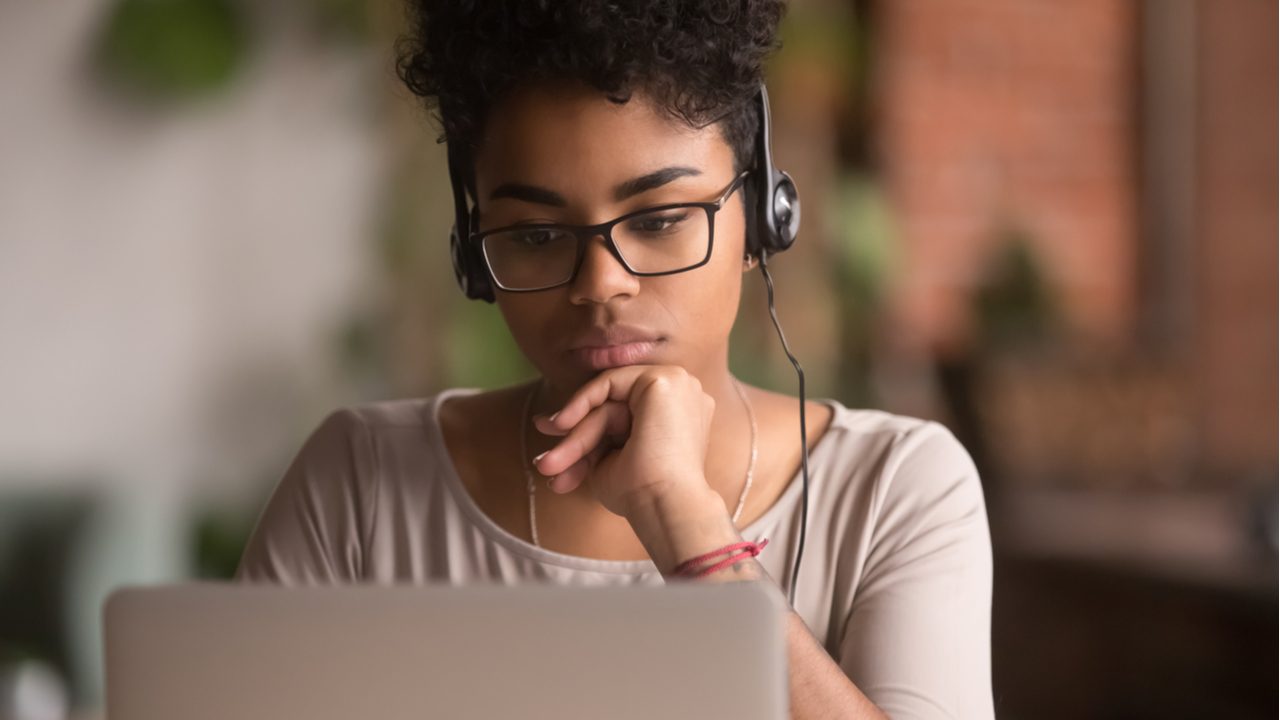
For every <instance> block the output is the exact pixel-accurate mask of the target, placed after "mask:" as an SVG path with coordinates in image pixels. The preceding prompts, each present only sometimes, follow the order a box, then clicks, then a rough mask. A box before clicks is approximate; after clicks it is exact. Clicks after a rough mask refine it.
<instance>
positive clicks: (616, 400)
mask: <svg viewBox="0 0 1280 720" xmlns="http://www.w3.org/2000/svg"><path fill="white" fill-rule="evenodd" d="M715 406H716V403H715V400H714V399H712V397H711V396H710V395H708V394H707V393H705V392H703V391H702V384H701V383H700V382H698V379H697V378H695V377H694V376H692V375H690V374H689V373H688V372H686V371H685V370H684V369H683V368H680V367H675V366H666V365H630V366H627V367H621V368H615V369H612V370H606V371H605V372H603V373H601V374H600V375H598V376H597V377H595V378H593V379H592V380H591V381H590V382H588V383H587V384H585V385H583V386H582V387H581V388H579V389H578V391H577V392H575V393H574V394H573V396H572V397H571V398H570V399H569V401H568V402H567V403H565V405H564V407H563V408H561V409H560V411H559V412H558V413H556V414H554V415H551V416H549V417H543V416H540V417H538V418H536V419H535V421H534V422H535V426H536V427H537V429H538V431H539V432H542V433H543V434H546V435H555V436H562V437H563V439H562V440H561V441H560V442H559V443H557V444H556V446H555V447H554V448H552V449H551V450H550V451H548V452H547V453H545V454H543V455H541V456H539V457H538V459H537V460H536V462H535V466H536V467H537V469H538V472H540V473H542V474H544V475H549V476H553V477H552V480H551V489H552V490H554V491H556V492H559V493H566V492H570V491H572V490H573V489H574V488H576V487H578V486H579V485H580V484H582V482H583V481H586V482H589V483H590V485H591V488H592V490H593V492H594V493H595V496H596V499H598V500H599V501H600V503H601V504H602V505H604V506H605V508H607V509H608V510H610V511H611V512H614V513H616V514H618V515H621V516H623V517H626V518H628V519H631V517H632V516H633V515H634V514H635V513H636V512H637V510H639V509H642V508H644V507H646V506H651V505H653V504H654V503H655V502H657V501H659V500H660V499H662V498H664V497H667V496H673V495H678V496H683V497H693V498H706V499H709V498H710V496H712V495H715V493H714V492H712V491H711V489H710V488H709V487H708V486H707V482H706V476H705V474H704V463H705V462H706V456H707V443H708V439H709V433H710V430H711V419H712V416H713V415H714V414H715ZM715 497H716V501H717V502H720V501H719V496H715ZM720 504H721V509H723V503H722V502H721V503H720Z"/></svg>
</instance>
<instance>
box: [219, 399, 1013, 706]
mask: <svg viewBox="0 0 1280 720" xmlns="http://www.w3.org/2000/svg"><path fill="white" fill-rule="evenodd" d="M465 392H474V391H468V390H451V391H448V392H445V393H442V394H440V395H438V396H436V397H434V398H428V399H425V400H402V401H394V402H384V403H377V404H372V405H367V406H363V407H358V408H354V409H348V410H341V411H339V412H336V413H334V414H333V415H331V416H330V417H329V418H328V419H327V420H326V421H325V422H324V423H323V424H322V425H321V426H320V428H319V429H317V430H316V432H315V433H314V434H313V435H312V436H311V438H310V439H309V440H308V441H307V443H306V444H305V445H304V446H303V448H302V451H301V452H300V453H299V454H298V457H297V459H295V460H294V462H293V464H292V465H291V466H290V468H289V470H288V471H287V472H286V473H285V476H284V479H283V480H282V481H281V482H280V485H279V487H278V488H277V489H276V491H275V495H274V496H273V497H272V498H271V501H270V503H269V504H268V505H267V508H266V510H265V511H264V513H263V515H262V518H261V519H260V520H259V522H258V527H257V529H256V530H255V531H254V534H253V538H252V540H251V541H250V543H249V546H248V548H247V549H246V550H245V554H244V557H243V558H242V560H241V563H240V570H239V578H240V579H242V580H245V581H250V582H278V583H283V584H286V585H307V584H322V583H352V582H373V583H425V582H448V583H450V584H459V585H460V584H465V583H474V582H495V581H496V582H501V583H511V584H514V583H523V582H538V581H544V582H554V583H560V584H577V585H626V584H648V585H656V584H661V583H662V582H663V581H662V577H661V576H660V575H659V574H658V572H657V570H656V569H655V568H654V566H653V564H652V563H651V562H649V561H647V560H645V561H632V562H621V561H608V560H592V559H588V558H580V557H573V556H569V555H562V554H559V553H555V552H550V551H548V550H544V549H542V548H538V547H535V546H533V545H531V544H529V543H528V542H525V541H524V540H522V539H520V538H518V537H516V536H514V535H511V534H510V533H508V532H506V531H505V530H503V529H502V528H501V527H499V526H498V525H497V524H496V523H494V522H493V521H492V520H490V519H489V518H488V517H487V516H485V515H484V513H482V512H481V511H480V508H479V507H478V506H477V505H476V504H475V502H474V501H473V500H472V499H471V496H470V495H468V494H467V492H466V490H465V489H464V488H463V486H462V482H461V481H460V480H459V478H458V475H457V472H456V471H455V469H454V467H453V464H452V462H451V460H450V458H449V454H448V451H447V450H446V449H445V444H444V437H443V435H442V434H441V431H440V426H439V423H438V419H437V418H438V411H439V407H440V404H441V402H443V401H444V400H446V399H447V398H449V397H451V396H453V395H456V394H459V393H465ZM827 404H828V405H830V406H831V407H832V408H833V410H834V416H833V418H832V421H831V425H830V427H829V429H828V430H827V432H826V434H825V435H824V436H823V437H822V439H821V440H820V441H819V442H818V444H817V446H816V447H814V448H813V449H812V450H811V452H810V457H809V467H810V488H809V524H808V529H807V537H806V540H805V546H804V557H803V559H802V561H801V567H800V577H799V581H798V583H797V586H796V594H795V595H796V600H795V610H796V612H798V613H799V614H800V617H802V618H803V619H804V621H805V623H806V624H808V626H809V628H810V629H811V630H812V631H813V633H814V635H815V636H816V637H817V638H818V640H819V641H820V642H821V643H822V644H823V645H824V646H825V647H826V649H827V652H829V653H830V654H831V656H832V658H834V659H835V661H836V662H837V663H839V665H840V667H841V668H842V669H843V670H844V672H845V673H846V674H847V675H848V676H849V678H850V679H852V680H853V682H854V683H855V684H856V685H857V686H858V688H859V689H861V690H862V692H863V693H865V694H866V695H867V696H868V697H869V698H870V699H871V700H872V701H874V702H875V703H876V704H877V705H879V706H880V707H881V708H882V709H883V710H884V711H885V712H887V713H888V714H889V715H890V717H893V718H894V720H910V719H912V718H992V717H994V710H993V707H992V700H991V672H990V668H991V662H990V626H991V624H990V620H991V543H990V538H989V536H988V531H987V517H986V510H985V506H984V503H983V498H982V488H981V486H980V485H979V483H978V475H977V472H976V471H975V469H974V467H973V463H972V462H971V461H970V459H969V456H968V454H967V453H966V452H965V451H964V449H963V448H962V447H961V446H960V444H959V443H958V442H957V441H956V440H955V438H954V437H953V436H952V435H951V433H949V432H948V431H947V430H946V429H945V428H943V427H942V426H941V425H938V424H936V423H931V422H925V421H921V420H915V419H911V418H905V417H900V416H896V415H890V414H887V413H883V412H878V411H871V410H850V409H848V408H845V407H843V406H841V405H840V404H838V403H835V402H831V401H827ZM800 490H801V481H800V478H799V476H797V477H796V478H795V479H794V480H793V481H792V482H791V484H790V485H789V486H788V487H787V489H786V490H785V491H784V492H783V493H782V495H781V496H780V497H779V498H778V500H777V502H776V503H775V504H774V506H773V507H772V508H770V509H769V510H768V511H766V512H765V513H764V515H763V516H761V517H760V518H759V519H758V520H756V521H755V522H753V523H752V524H751V525H749V526H747V527H745V528H742V535H743V537H744V538H745V539H747V540H751V541H753V542H759V541H760V540H762V539H764V538H768V539H769V546H768V547H767V548H766V549H765V550H764V552H763V553H762V554H761V555H760V557H759V560H760V563H761V564H762V565H763V566H764V568H765V569H766V570H767V571H768V572H769V574H770V575H771V576H772V577H773V578H775V579H777V580H778V582H779V583H782V584H784V586H785V583H786V582H788V581H789V579H790V577H791V567H792V563H793V562H794V560H795V545H796V541H797V535H798V532H799V524H798V515H799V507H800V494H801V493H800Z"/></svg>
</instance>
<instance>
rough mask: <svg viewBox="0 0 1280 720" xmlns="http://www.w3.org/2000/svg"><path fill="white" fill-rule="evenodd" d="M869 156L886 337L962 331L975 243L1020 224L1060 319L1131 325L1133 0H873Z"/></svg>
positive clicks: (1093, 325)
mask: <svg viewBox="0 0 1280 720" xmlns="http://www.w3.org/2000/svg"><path fill="white" fill-rule="evenodd" d="M877 13H878V22H879V28H878V29H879V42H880V46H879V48H878V52H877V63H878V72H877V76H876V83H877V87H876V92H875V96H876V99H877V103H878V116H879V122H878V125H879V126H880V128H881V132H880V138H881V142H880V145H879V153H880V160H881V164H882V167H883V168H884V169H885V173H886V174H885V178H886V180H887V182H888V186H889V189H890V193H891V197H892V202H893V204H894V208H895V210H896V212H897V214H898V219H899V222H900V223H901V232H902V241H903V256H904V257H903V260H904V265H903V267H902V274H901V278H900V284H899V286H898V288H897V292H896V295H895V298H894V303H893V304H894V315H895V327H896V330H897V332H899V333H902V334H904V335H905V336H907V337H910V338H913V339H914V341H915V342H917V343H919V344H923V345H925V346H927V347H930V348H932V349H935V350H939V349H940V350H943V351H946V350H949V349H955V348H957V347H959V346H962V345H963V344H964V342H965V341H966V339H967V338H968V336H969V331H970V325H971V317H970V313H969V301H968V297H969V294H970V293H971V291H972V289H973V288H974V287H975V285H977V284H978V283H979V282H980V280H981V276H982V272H983V268H984V267H985V262H986V260H987V258H988V257H989V250H988V249H989V248H990V247H991V246H992V245H993V244H994V243H995V242H996V241H998V240H999V239H1000V238H1001V237H1004V236H1007V234H1008V233H1009V232H1010V231H1017V232H1021V233H1023V234H1025V235H1027V236H1028V237H1029V238H1030V240H1031V241H1032V243H1033V247H1034V249H1035V250H1036V252H1037V254H1038V256H1039V258H1040V260H1041V267H1042V269H1043V270H1044V271H1045V272H1046V273H1047V274H1048V277H1049V280H1050V281H1051V283H1052V285H1053V286H1054V288H1055V290H1056V291H1057V293H1058V295H1059V298H1060V303H1061V306H1062V309H1063V310H1064V314H1065V316H1066V320H1067V321H1068V323H1069V325H1070V327H1071V328H1072V329H1073V330H1075V331H1077V332H1078V333H1079V334H1080V335H1082V336H1084V337H1088V338H1092V339H1096V340H1101V341H1104V342H1115V341H1118V340H1122V339H1124V338H1125V337H1126V336H1127V335H1128V334H1129V333H1130V332H1131V330H1132V323H1133V317H1134V304H1135V296H1136V290H1135V274H1136V273H1135V254H1136V250H1137V240H1136V236H1137V227H1136V226H1137V220H1136V185H1135V168H1136V163H1135V144H1134V118H1135V116H1136V115H1135V112H1134V102H1135V100H1134V97H1135V87H1134V86H1135V78H1136V64H1135V63H1136V47H1135V37H1136V35H1135V23H1136V12H1135V6H1134V5H1133V4H1132V3H1127V2H1119V1H1117V0H1073V1H1072V2H1028V1H1026V0H892V1H891V2H882V3H879V4H878V6H877Z"/></svg>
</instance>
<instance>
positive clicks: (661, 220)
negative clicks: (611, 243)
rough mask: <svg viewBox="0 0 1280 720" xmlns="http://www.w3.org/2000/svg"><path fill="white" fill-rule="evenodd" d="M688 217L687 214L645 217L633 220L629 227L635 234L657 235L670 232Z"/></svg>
mask: <svg viewBox="0 0 1280 720" xmlns="http://www.w3.org/2000/svg"><path fill="white" fill-rule="evenodd" d="M686 217H688V213H685V212H669V213H662V214H658V215H643V216H641V217H638V218H636V219H635V220H632V221H631V222H630V223H629V225H630V227H631V230H632V231H633V232H640V233H646V234H656V233H662V232H670V231H672V230H674V229H676V227H678V226H679V225H680V223H681V222H683V221H684V219H685V218H686Z"/></svg>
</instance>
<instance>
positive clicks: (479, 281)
mask: <svg viewBox="0 0 1280 720" xmlns="http://www.w3.org/2000/svg"><path fill="white" fill-rule="evenodd" d="M449 259H450V260H452V261H453V276H454V279H456V280H457V281H458V287H460V288H462V294H463V295H466V296H467V297H468V298H470V299H472V300H484V301H485V302H493V301H494V295H493V283H491V282H490V281H489V273H488V271H487V270H486V269H485V264H484V258H482V257H479V254H478V253H477V252H476V251H475V248H473V247H471V246H469V245H468V244H467V243H464V242H462V241H461V240H460V239H459V238H458V226H457V225H456V224H455V225H454V226H453V229H452V230H450V231H449Z"/></svg>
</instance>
